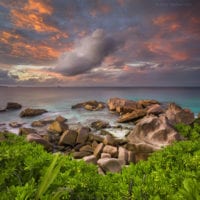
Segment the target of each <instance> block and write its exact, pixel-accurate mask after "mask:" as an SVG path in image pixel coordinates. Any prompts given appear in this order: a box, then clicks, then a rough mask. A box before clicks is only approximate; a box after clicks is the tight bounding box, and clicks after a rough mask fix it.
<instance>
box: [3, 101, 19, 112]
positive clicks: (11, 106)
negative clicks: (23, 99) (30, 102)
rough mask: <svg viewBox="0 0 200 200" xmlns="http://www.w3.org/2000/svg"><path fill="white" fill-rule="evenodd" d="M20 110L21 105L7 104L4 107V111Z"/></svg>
mask: <svg viewBox="0 0 200 200" xmlns="http://www.w3.org/2000/svg"><path fill="white" fill-rule="evenodd" d="M21 108H22V105H21V104H19V103H15V102H8V103H7V106H6V110H18V109H21Z"/></svg>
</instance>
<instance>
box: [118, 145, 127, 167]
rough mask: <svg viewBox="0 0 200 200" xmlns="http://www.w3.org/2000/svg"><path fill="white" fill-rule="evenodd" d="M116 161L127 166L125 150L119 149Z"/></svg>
mask: <svg viewBox="0 0 200 200" xmlns="http://www.w3.org/2000/svg"><path fill="white" fill-rule="evenodd" d="M118 159H119V161H120V163H121V165H126V164H128V151H127V150H126V149H125V148H123V147H119V150H118Z"/></svg>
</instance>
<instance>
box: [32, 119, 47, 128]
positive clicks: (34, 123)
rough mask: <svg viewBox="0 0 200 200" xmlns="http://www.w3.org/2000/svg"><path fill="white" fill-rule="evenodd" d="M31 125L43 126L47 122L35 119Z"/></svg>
mask: <svg viewBox="0 0 200 200" xmlns="http://www.w3.org/2000/svg"><path fill="white" fill-rule="evenodd" d="M31 126H32V127H43V126H45V123H43V122H42V121H40V120H38V121H33V122H32V123H31Z"/></svg>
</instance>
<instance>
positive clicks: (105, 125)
mask: <svg viewBox="0 0 200 200" xmlns="http://www.w3.org/2000/svg"><path fill="white" fill-rule="evenodd" d="M109 126H110V125H109V123H108V122H105V121H101V120H97V121H95V122H92V123H91V127H92V128H94V129H96V130H100V129H102V128H108V127H109Z"/></svg>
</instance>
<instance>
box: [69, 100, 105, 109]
mask: <svg viewBox="0 0 200 200" xmlns="http://www.w3.org/2000/svg"><path fill="white" fill-rule="evenodd" d="M76 108H84V109H86V110H89V111H98V110H102V109H104V108H105V105H104V103H103V102H98V101H95V100H94V101H86V102H83V103H78V104H76V105H73V106H72V109H76Z"/></svg>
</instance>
